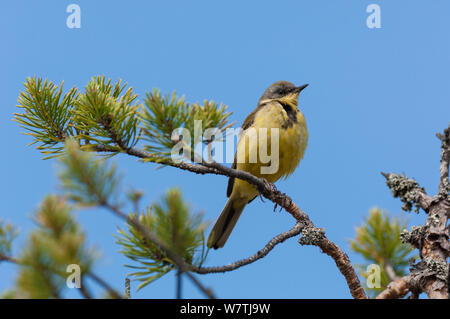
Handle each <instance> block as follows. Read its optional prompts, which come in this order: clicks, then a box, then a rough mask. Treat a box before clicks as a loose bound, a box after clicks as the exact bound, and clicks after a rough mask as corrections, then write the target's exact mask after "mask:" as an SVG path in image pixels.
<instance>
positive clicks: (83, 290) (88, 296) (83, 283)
mask: <svg viewBox="0 0 450 319" xmlns="http://www.w3.org/2000/svg"><path fill="white" fill-rule="evenodd" d="M78 290H79V291H80V294H81V295H82V296H83V297H84V298H86V299H92V295H91V293H90V292H89V289H87V287H86V281H85V280H81V285H80V288H79V289H78Z"/></svg>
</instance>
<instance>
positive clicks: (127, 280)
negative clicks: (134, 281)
mask: <svg viewBox="0 0 450 319" xmlns="http://www.w3.org/2000/svg"><path fill="white" fill-rule="evenodd" d="M125 297H126V298H127V299H130V298H131V289H130V278H128V277H127V278H125Z"/></svg>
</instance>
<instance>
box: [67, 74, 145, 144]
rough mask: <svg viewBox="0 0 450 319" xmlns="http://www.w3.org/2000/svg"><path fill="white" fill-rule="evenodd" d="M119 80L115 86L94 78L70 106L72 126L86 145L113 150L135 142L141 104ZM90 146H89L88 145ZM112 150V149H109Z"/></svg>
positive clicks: (99, 78)
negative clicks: (100, 146) (72, 105)
mask: <svg viewBox="0 0 450 319" xmlns="http://www.w3.org/2000/svg"><path fill="white" fill-rule="evenodd" d="M125 87H126V84H124V85H121V80H119V81H117V83H116V84H115V85H113V84H111V80H108V81H106V79H105V77H104V76H103V77H100V76H97V77H95V78H93V79H92V80H91V81H90V82H89V83H88V85H87V86H86V88H85V92H84V93H83V94H81V95H80V96H79V97H78V99H77V101H76V104H75V105H76V107H75V108H74V109H73V121H74V123H73V126H74V127H75V129H76V130H77V132H79V134H78V135H77V138H79V139H83V140H85V141H86V143H88V144H93V145H94V146H95V145H102V146H105V145H107V146H112V147H113V148H112V149H114V150H115V151H116V152H120V151H122V150H127V149H129V148H130V147H133V146H135V145H136V143H137V131H138V126H139V117H138V116H137V114H138V111H139V109H140V107H141V106H140V105H139V104H137V103H136V99H137V95H136V94H134V93H133V89H132V88H128V90H126V91H125V93H124V94H123V95H121V94H122V92H123V91H124V90H125ZM91 147H92V145H91ZM112 149H111V150H112Z"/></svg>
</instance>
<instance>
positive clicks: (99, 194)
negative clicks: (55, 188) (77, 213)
mask: <svg viewBox="0 0 450 319" xmlns="http://www.w3.org/2000/svg"><path fill="white" fill-rule="evenodd" d="M60 162H61V164H62V166H63V169H62V170H61V172H60V175H59V177H60V180H61V184H62V188H63V189H64V190H65V191H66V193H67V196H68V197H69V198H70V199H72V200H74V201H75V202H76V203H78V204H80V205H84V206H96V205H102V204H104V203H106V202H109V201H110V199H111V200H114V201H115V200H116V199H117V196H116V194H117V188H118V184H119V183H120V177H119V176H118V174H117V172H116V168H115V166H114V165H111V166H108V165H107V164H106V162H105V161H104V160H102V159H98V158H97V159H95V158H94V157H93V156H92V155H91V154H90V153H87V152H82V151H81V150H80V148H79V146H78V143H77V142H75V141H73V140H67V142H66V154H65V156H63V157H61V159H60Z"/></svg>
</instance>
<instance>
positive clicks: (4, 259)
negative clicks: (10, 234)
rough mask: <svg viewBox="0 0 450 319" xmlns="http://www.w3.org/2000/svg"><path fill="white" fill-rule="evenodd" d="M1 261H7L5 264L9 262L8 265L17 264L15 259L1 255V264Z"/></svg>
mask: <svg viewBox="0 0 450 319" xmlns="http://www.w3.org/2000/svg"><path fill="white" fill-rule="evenodd" d="M2 261H7V262H10V263H13V264H17V263H18V260H17V259H15V258H13V257H10V256H6V255H3V254H0V262H2Z"/></svg>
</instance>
